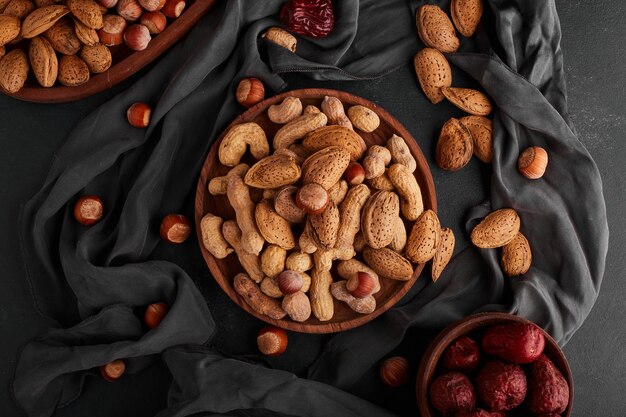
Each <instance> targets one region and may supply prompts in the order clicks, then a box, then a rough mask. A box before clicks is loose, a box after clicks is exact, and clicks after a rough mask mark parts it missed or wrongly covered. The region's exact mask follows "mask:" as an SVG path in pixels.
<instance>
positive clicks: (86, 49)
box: [80, 43, 113, 74]
mask: <svg viewBox="0 0 626 417" xmlns="http://www.w3.org/2000/svg"><path fill="white" fill-rule="evenodd" d="M80 57H81V58H82V59H83V61H85V63H86V64H87V67H88V68H89V71H91V73H92V74H100V73H101V72H104V71H106V70H108V69H109V68H110V67H111V64H112V63H113V57H112V56H111V51H110V50H109V48H107V47H106V46H105V45H103V44H101V43H97V44H95V45H93V46H89V45H85V46H83V49H81V51H80Z"/></svg>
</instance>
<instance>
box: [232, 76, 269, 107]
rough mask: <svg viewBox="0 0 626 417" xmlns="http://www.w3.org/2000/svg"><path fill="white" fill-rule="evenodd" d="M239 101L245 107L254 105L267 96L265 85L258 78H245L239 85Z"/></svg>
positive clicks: (237, 94)
mask: <svg viewBox="0 0 626 417" xmlns="http://www.w3.org/2000/svg"><path fill="white" fill-rule="evenodd" d="M236 96H237V102H238V103H239V104H241V105H242V106H244V107H252V106H254V105H255V104H257V103H258V102H259V101H262V100H263V99H264V98H265V87H263V83H262V82H261V81H260V80H258V79H256V78H244V79H243V80H241V81H240V82H239V85H238V86H237V93H236Z"/></svg>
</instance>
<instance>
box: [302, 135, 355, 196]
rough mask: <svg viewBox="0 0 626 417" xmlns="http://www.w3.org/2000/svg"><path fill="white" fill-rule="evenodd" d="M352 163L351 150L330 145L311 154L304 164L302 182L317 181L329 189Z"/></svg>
mask: <svg viewBox="0 0 626 417" xmlns="http://www.w3.org/2000/svg"><path fill="white" fill-rule="evenodd" d="M349 163H350V152H348V151H347V149H346V148H344V147H343V146H329V147H327V148H324V149H322V150H321V151H317V152H315V153H314V154H313V155H311V156H309V157H308V158H307V159H306V160H305V161H304V163H303V164H302V182H303V183H304V184H309V183H312V182H314V183H316V184H319V185H321V186H322V187H324V189H326V190H329V189H330V188H331V187H332V186H333V185H335V184H336V183H337V182H338V181H339V180H340V179H341V176H342V175H343V173H344V171H345V170H346V168H348V164H349Z"/></svg>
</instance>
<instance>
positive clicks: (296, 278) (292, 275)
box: [276, 269, 303, 294]
mask: <svg viewBox="0 0 626 417" xmlns="http://www.w3.org/2000/svg"><path fill="white" fill-rule="evenodd" d="M276 283H277V284H278V288H280V291H281V292H282V293H283V294H293V293H294V292H298V291H300V289H302V285H303V281H302V275H300V274H299V273H298V272H296V271H290V270H288V269H287V270H285V271H283V272H281V273H280V274H279V275H278V278H277V279H276Z"/></svg>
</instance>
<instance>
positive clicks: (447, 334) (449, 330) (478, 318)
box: [416, 312, 574, 417]
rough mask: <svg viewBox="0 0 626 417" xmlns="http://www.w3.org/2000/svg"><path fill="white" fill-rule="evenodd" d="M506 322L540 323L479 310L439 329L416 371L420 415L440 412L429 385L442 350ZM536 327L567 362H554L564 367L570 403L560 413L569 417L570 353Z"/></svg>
mask: <svg viewBox="0 0 626 417" xmlns="http://www.w3.org/2000/svg"><path fill="white" fill-rule="evenodd" d="M505 322H518V323H529V324H534V325H535V326H537V324H535V323H533V322H532V321H530V320H528V319H526V318H524V317H520V316H516V315H513V314H509V313H501V312H484V313H477V314H473V315H471V316H468V317H465V318H463V319H461V320H458V321H456V322H454V323H452V324H450V325H449V326H447V327H446V328H444V329H443V330H442V331H441V332H439V334H438V335H437V337H435V338H434V339H433V340H432V342H430V344H429V345H428V348H427V349H426V351H425V352H424V354H423V355H422V359H421V361H420V365H419V369H418V371H417V382H416V393H417V394H416V395H417V397H416V398H417V406H418V409H419V412H420V415H421V416H423V417H436V416H440V415H441V413H439V412H437V411H436V410H434V409H433V408H432V406H431V405H430V401H429V400H428V387H429V386H430V382H431V380H432V376H433V375H434V374H435V371H436V370H437V365H438V364H439V360H440V359H441V355H442V354H443V352H444V350H445V348H446V347H448V345H449V344H450V343H451V342H452V341H453V340H454V339H456V338H458V337H460V336H463V335H466V334H468V333H471V332H473V331H475V330H476V329H479V328H481V327H486V326H494V325H497V324H504V323H505ZM537 327H538V328H539V329H540V330H541V332H542V333H543V335H544V337H545V339H546V346H550V349H551V350H552V351H554V352H556V354H557V356H558V361H559V362H561V363H562V364H564V367H560V366H558V365H557V363H555V366H557V369H559V371H561V373H562V374H563V376H564V377H565V380H566V381H567V385H568V386H569V394H570V395H569V403H568V404H567V408H566V409H565V411H564V412H563V413H561V416H562V417H569V416H570V415H571V413H572V405H573V404H574V379H573V376H572V370H571V368H570V366H569V362H568V360H567V357H566V356H565V353H564V352H563V350H562V349H561V347H560V346H559V344H558V343H557V342H556V341H555V340H554V339H553V338H552V336H550V335H549V334H548V333H547V332H546V331H545V330H543V329H542V328H541V327H540V326H537ZM550 360H552V361H553V362H555V358H554V357H551V358H550ZM427 373H430V375H431V376H430V378H426V374H427Z"/></svg>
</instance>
